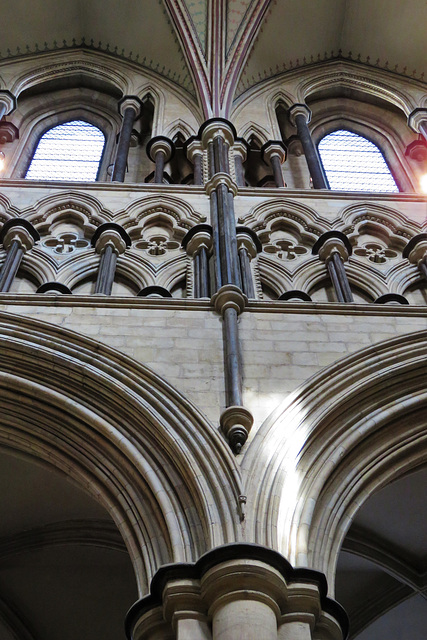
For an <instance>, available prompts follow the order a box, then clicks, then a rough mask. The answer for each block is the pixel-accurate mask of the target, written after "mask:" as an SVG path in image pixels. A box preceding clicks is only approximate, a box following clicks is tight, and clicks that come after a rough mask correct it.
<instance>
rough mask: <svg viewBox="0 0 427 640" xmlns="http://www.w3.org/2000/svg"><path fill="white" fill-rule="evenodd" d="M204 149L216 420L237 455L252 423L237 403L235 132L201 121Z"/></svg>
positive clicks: (240, 297)
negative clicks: (218, 387)
mask: <svg viewBox="0 0 427 640" xmlns="http://www.w3.org/2000/svg"><path fill="white" fill-rule="evenodd" d="M199 137H200V138H201V141H202V145H203V148H204V149H206V151H207V157H208V166H209V178H210V179H209V181H208V182H207V184H206V190H207V193H208V195H209V196H210V202H211V222H212V231H213V256H214V265H215V283H216V289H217V292H216V294H215V295H214V297H213V302H214V305H215V309H216V311H217V312H218V313H219V314H220V315H221V316H222V318H223V339H224V372H225V373H224V376H225V399H226V409H225V410H224V411H223V412H222V414H221V417H220V424H221V428H222V430H223V433H224V434H225V436H226V438H227V440H228V442H229V444H230V446H231V448H232V449H233V451H234V452H235V453H239V452H240V450H241V448H242V446H243V444H244V443H245V442H246V440H247V437H248V433H249V430H250V429H251V427H252V424H253V417H252V415H251V413H250V412H249V411H248V410H247V409H245V408H244V407H243V400H242V364H241V357H240V346H239V335H238V326H237V319H238V316H239V315H240V314H241V313H242V311H243V310H244V308H245V304H246V301H247V298H246V296H245V295H244V294H243V291H242V278H241V270H240V260H239V254H238V249H237V237H236V222H235V215H234V196H235V195H236V194H237V185H236V184H235V183H234V182H233V180H232V179H231V176H230V163H229V153H230V148H231V147H232V146H233V144H234V140H235V137H236V132H235V129H234V127H233V125H232V124H231V123H229V122H228V121H227V120H224V119H223V118H214V119H212V120H208V121H207V122H205V123H204V124H203V125H202V127H201V128H200V131H199Z"/></svg>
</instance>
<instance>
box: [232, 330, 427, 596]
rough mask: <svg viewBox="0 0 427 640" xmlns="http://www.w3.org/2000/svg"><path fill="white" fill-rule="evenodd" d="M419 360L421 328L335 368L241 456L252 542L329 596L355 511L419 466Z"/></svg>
mask: <svg viewBox="0 0 427 640" xmlns="http://www.w3.org/2000/svg"><path fill="white" fill-rule="evenodd" d="M426 355H427V332H426V331H421V332H417V333H413V334H408V335H405V336H400V337H398V338H393V339H392V340H386V341H384V342H381V343H379V344H375V345H373V346H371V347H368V348H366V349H363V350H361V351H359V352H357V353H356V354H354V355H352V356H349V357H347V358H344V359H342V360H339V361H337V362H336V363H335V364H333V365H332V366H330V367H327V368H326V369H323V370H322V371H321V372H319V373H318V374H316V375H314V376H313V377H312V378H310V379H309V380H308V381H307V382H306V383H304V385H302V386H301V387H299V389H297V390H296V391H295V392H294V393H292V394H291V395H290V397H289V398H288V400H286V401H285V402H284V403H283V404H282V405H281V406H279V407H278V408H277V409H276V410H275V411H274V412H273V413H272V414H271V416H270V417H269V418H268V419H267V420H266V421H265V423H264V424H263V426H262V427H261V429H260V430H259V432H258V433H257V435H256V436H255V439H254V441H253V443H252V444H251V445H250V447H249V449H248V451H247V454H246V456H245V459H244V462H243V466H244V468H245V470H246V474H247V482H248V484H249V487H250V488H249V492H248V499H250V498H253V499H254V501H255V503H256V504H255V512H254V522H253V523H252V526H253V529H254V535H255V539H256V540H257V541H259V542H261V541H262V543H263V544H268V545H270V546H272V547H273V548H278V549H279V550H280V551H281V552H282V553H283V554H284V555H285V556H286V557H287V558H288V559H289V561H290V562H291V563H293V564H296V565H297V566H310V567H312V568H316V569H317V570H320V571H323V572H324V573H325V574H326V575H327V578H328V583H329V584H330V587H331V589H332V591H333V585H334V577H335V568H336V562H337V558H338V553H339V550H340V547H341V544H342V542H343V539H344V537H345V534H346V532H347V530H348V528H349V526H350V524H351V521H352V518H353V517H354V515H355V513H356V512H357V510H358V509H359V507H360V506H361V504H363V502H364V501H365V500H366V499H367V498H368V497H369V496H370V495H371V494H372V492H373V491H374V490H377V489H379V488H381V487H382V486H385V485H386V484H388V483H389V482H391V481H392V480H393V479H396V478H398V477H399V476H400V475H402V474H404V473H406V472H408V471H410V470H412V469H415V468H417V467H418V466H420V465H421V464H426V463H427V424H426V421H425V409H426V406H427V394H426V392H425V384H424V381H425V375H426V372H427V365H426ZM361 408H362V409H361ZM260 445H261V447H260ZM261 484H262V486H263V488H264V490H263V492H262V494H260V493H259V489H258V488H259V486H260V485H261ZM256 487H257V488H256ZM261 513H264V514H267V522H266V524H265V527H263V526H262V525H261V524H260V523H261V520H258V523H257V522H256V520H257V518H259V514H261Z"/></svg>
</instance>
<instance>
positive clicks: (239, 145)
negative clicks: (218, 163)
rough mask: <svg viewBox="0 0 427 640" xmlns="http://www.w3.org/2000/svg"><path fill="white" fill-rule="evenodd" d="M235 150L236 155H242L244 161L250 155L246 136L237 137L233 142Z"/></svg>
mask: <svg viewBox="0 0 427 640" xmlns="http://www.w3.org/2000/svg"><path fill="white" fill-rule="evenodd" d="M233 152H234V155H237V156H240V157H241V158H242V162H244V161H245V160H246V158H247V157H248V152H249V144H248V143H247V142H246V140H245V139H244V138H236V140H235V141H234V144H233Z"/></svg>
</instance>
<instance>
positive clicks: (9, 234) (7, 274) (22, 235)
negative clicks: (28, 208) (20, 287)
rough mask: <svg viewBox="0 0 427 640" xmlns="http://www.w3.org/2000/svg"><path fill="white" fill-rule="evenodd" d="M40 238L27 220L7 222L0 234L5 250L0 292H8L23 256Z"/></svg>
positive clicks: (0, 274)
mask: <svg viewBox="0 0 427 640" xmlns="http://www.w3.org/2000/svg"><path fill="white" fill-rule="evenodd" d="M38 240H40V236H39V234H38V233H37V231H36V230H35V229H34V227H33V225H32V224H31V223H30V222H28V220H20V219H19V218H14V219H13V220H8V221H7V222H6V223H5V224H4V225H3V228H2V230H1V233H0V241H1V242H2V243H3V246H4V248H5V249H6V250H7V255H6V260H5V261H4V263H3V266H2V269H1V271H0V291H1V292H6V291H9V290H10V287H11V286H12V282H13V280H14V278H15V276H16V274H17V272H18V269H19V267H20V265H21V262H22V258H23V257H24V254H25V253H26V252H27V251H29V250H30V249H32V248H33V246H34V243H35V242H37V241H38Z"/></svg>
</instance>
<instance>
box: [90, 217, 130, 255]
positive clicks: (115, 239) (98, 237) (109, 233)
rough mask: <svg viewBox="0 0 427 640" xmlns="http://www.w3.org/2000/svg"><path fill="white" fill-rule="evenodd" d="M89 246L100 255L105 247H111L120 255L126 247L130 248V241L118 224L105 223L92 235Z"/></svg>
mask: <svg viewBox="0 0 427 640" xmlns="http://www.w3.org/2000/svg"><path fill="white" fill-rule="evenodd" d="M91 244H92V247H95V249H96V252H97V253H102V251H103V250H104V249H105V247H106V246H107V245H111V246H112V247H113V250H114V252H115V253H117V254H118V255H120V254H122V253H124V252H125V250H126V248H127V247H130V246H131V244H132V240H131V239H130V238H129V236H128V234H127V233H126V231H125V230H124V229H123V227H121V226H120V225H119V224H116V223H115V222H105V223H104V224H101V225H100V226H99V227H98V228H97V230H96V231H95V233H94V234H93V236H92V240H91Z"/></svg>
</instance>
